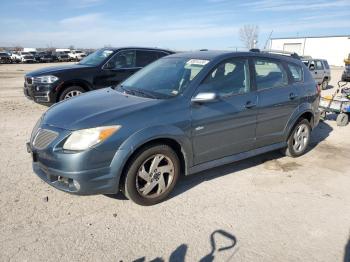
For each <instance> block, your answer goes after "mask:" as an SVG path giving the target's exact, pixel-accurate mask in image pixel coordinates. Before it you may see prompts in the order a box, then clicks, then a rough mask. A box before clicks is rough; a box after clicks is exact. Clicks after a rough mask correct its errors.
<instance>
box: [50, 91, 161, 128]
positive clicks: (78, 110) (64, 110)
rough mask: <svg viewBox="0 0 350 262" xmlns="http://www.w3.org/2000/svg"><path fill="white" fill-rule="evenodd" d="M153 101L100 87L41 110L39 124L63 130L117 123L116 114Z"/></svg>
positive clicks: (131, 110)
mask: <svg viewBox="0 0 350 262" xmlns="http://www.w3.org/2000/svg"><path fill="white" fill-rule="evenodd" d="M155 103H157V100H156V99H150V98H144V97H137V96H131V95H126V94H122V93H120V92H117V91H115V90H114V89H112V88H104V89H101V90H97V91H92V92H88V93H85V94H82V95H80V96H78V97H74V98H71V99H69V100H66V101H62V102H60V103H57V104H55V105H53V106H52V107H51V108H50V109H49V110H48V111H47V112H46V113H45V114H44V117H43V124H46V125H49V126H54V127H58V128H63V129H67V130H77V129H84V128H92V127H97V126H104V125H113V124H118V120H119V118H120V117H122V116H125V115H126V114H129V113H134V112H136V111H138V110H141V109H143V108H145V107H148V106H151V105H153V104H155Z"/></svg>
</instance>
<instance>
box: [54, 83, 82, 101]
mask: <svg viewBox="0 0 350 262" xmlns="http://www.w3.org/2000/svg"><path fill="white" fill-rule="evenodd" d="M84 92H85V90H84V88H82V87H80V86H70V87H68V88H66V89H64V90H63V92H62V93H61V95H60V97H59V101H63V100H66V99H69V98H72V97H75V96H79V95H81V94H82V93H84Z"/></svg>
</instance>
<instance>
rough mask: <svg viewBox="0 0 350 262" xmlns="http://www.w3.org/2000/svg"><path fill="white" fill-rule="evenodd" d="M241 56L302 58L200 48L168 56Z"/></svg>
mask: <svg viewBox="0 0 350 262" xmlns="http://www.w3.org/2000/svg"><path fill="white" fill-rule="evenodd" d="M234 56H237V57H240V56H247V57H250V56H253V57H262V58H275V59H280V60H285V61H290V62H294V63H295V62H301V61H300V59H296V58H294V57H291V56H287V55H279V54H274V53H268V52H252V51H249V52H241V51H229V50H199V51H191V52H180V53H176V54H173V55H171V56H168V57H179V58H180V57H181V58H189V59H204V60H214V59H219V58H225V57H234Z"/></svg>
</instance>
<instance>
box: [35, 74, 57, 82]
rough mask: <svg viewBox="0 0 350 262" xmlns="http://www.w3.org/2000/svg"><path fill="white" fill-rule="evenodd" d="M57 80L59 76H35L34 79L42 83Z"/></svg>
mask: <svg viewBox="0 0 350 262" xmlns="http://www.w3.org/2000/svg"><path fill="white" fill-rule="evenodd" d="M57 80H58V77H57V76H38V77H35V78H34V81H35V82H37V83H40V84H52V83H54V82H56V81H57Z"/></svg>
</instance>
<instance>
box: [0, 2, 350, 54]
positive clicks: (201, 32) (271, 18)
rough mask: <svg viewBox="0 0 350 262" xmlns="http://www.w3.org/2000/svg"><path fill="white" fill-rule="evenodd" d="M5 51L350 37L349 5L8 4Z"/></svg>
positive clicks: (1, 5)
mask: <svg viewBox="0 0 350 262" xmlns="http://www.w3.org/2000/svg"><path fill="white" fill-rule="evenodd" d="M0 10H1V16H0V46H16V45H20V46H23V47H48V46H54V47H68V46H70V45H74V46H75V47H76V48H79V47H81V48H90V47H91V48H98V47H103V46H105V45H111V46H125V45H133V46H149V47H163V48H174V49H198V48H210V49H223V48H233V47H242V43H241V42H240V40H239V33H238V31H239V28H240V27H241V26H243V25H244V24H256V25H258V26H259V28H260V34H259V46H260V47H263V46H264V45H265V42H266V41H267V39H268V36H269V34H270V32H271V31H272V30H273V34H272V37H284V36H318V35H343V34H350V14H349V10H350V0H327V1H323V0H313V1H307V0H302V1H300V0H291V1H289V0H285V1H282V0H270V1H266V0H258V1H256V0H253V1H234V0H231V1H230V0H154V1H152V0H148V1H146V0H143V1H136V0H128V1H126V0H123V1H117V0H59V1H49V0H47V1H45V0H27V1H25V0H1V1H0Z"/></svg>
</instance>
